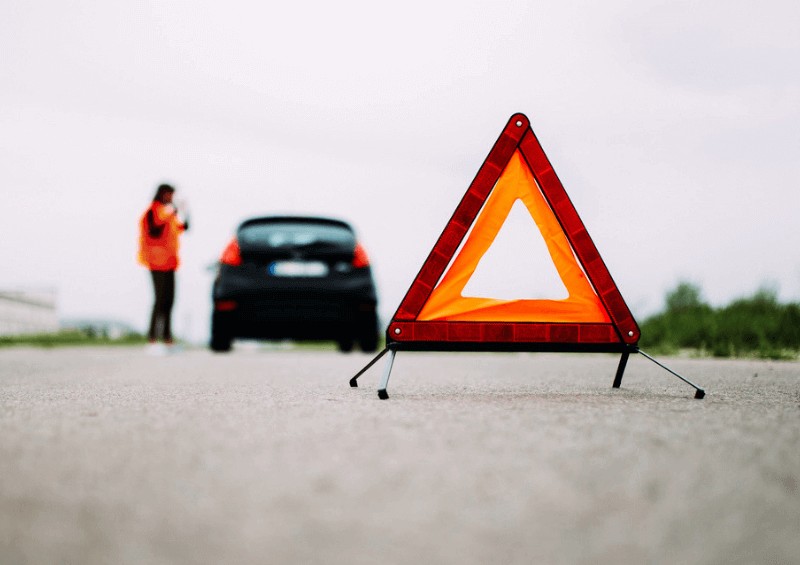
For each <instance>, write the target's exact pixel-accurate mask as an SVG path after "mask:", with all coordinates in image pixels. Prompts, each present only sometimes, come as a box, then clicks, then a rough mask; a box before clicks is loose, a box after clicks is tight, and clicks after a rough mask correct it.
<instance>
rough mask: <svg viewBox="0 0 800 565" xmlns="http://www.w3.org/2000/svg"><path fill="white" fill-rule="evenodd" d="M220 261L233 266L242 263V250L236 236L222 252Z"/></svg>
mask: <svg viewBox="0 0 800 565" xmlns="http://www.w3.org/2000/svg"><path fill="white" fill-rule="evenodd" d="M219 261H220V263H223V264H224V265H230V266H232V267H238V266H239V265H241V264H242V251H241V250H240V249H239V241H238V240H237V239H236V238H235V237H234V238H233V239H232V240H231V242H230V243H229V244H228V247H226V248H225V251H223V252H222V257H221V258H220V260H219Z"/></svg>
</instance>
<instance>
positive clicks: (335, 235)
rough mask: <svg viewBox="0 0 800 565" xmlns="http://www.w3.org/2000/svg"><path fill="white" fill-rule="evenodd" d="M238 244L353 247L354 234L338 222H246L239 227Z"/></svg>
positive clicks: (253, 245)
mask: <svg viewBox="0 0 800 565" xmlns="http://www.w3.org/2000/svg"><path fill="white" fill-rule="evenodd" d="M239 243H240V244H241V245H244V246H247V247H263V248H281V247H312V246H317V245H319V246H326V247H353V246H354V245H355V236H354V235H353V232H352V231H351V230H350V229H348V228H346V227H345V226H342V225H338V224H328V223H318V222H301V221H281V222H259V223H253V224H247V225H244V226H242V227H241V228H240V229H239Z"/></svg>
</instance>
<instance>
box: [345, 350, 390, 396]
mask: <svg viewBox="0 0 800 565" xmlns="http://www.w3.org/2000/svg"><path fill="white" fill-rule="evenodd" d="M387 351H389V349H388V348H384V350H383V351H381V352H380V353H378V355H376V356H375V357H374V358H373V359H372V361H370V362H369V363H367V366H366V367H364V368H363V369H361V370H360V371H359V372H358V373H357V374H356V376H355V377H353V378H352V379H350V386H351V387H353V388H358V377H360V376H361V375H363V374H364V373H366V372H367V371H368V370H369V368H370V367H372V366H373V365H374V364H375V363H377V362H378V359H380V358H381V357H383V356H384V355H386V352H387Z"/></svg>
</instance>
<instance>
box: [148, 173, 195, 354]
mask: <svg viewBox="0 0 800 565" xmlns="http://www.w3.org/2000/svg"><path fill="white" fill-rule="evenodd" d="M174 195H175V188H173V187H172V186H171V185H169V184H162V185H160V186H159V187H158V189H157V190H156V194H155V196H154V197H153V201H152V202H151V204H150V206H149V207H148V208H147V210H145V212H144V214H143V215H142V218H141V220H140V221H139V263H141V264H142V265H144V266H145V267H147V268H148V269H149V270H150V274H151V276H152V278H153V290H154V292H155V301H154V303H153V313H152V315H151V316H150V329H149V330H148V333H147V337H148V339H149V341H150V344H151V351H152V352H153V353H159V352H163V351H164V345H166V346H171V345H172V327H171V317H172V304H173V303H174V301H175V271H176V270H177V269H178V266H179V265H180V259H179V258H178V249H179V246H180V245H179V241H178V238H179V236H180V234H182V233H183V232H184V231H186V230H188V229H189V219H188V217H187V218H184V219H183V221H181V220H180V219H179V218H178V210H177V209H176V208H175V206H174V205H173V204H172V198H173V196H174ZM159 341H160V342H162V343H163V345H161V344H159Z"/></svg>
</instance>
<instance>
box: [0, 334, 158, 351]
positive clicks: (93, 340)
mask: <svg viewBox="0 0 800 565" xmlns="http://www.w3.org/2000/svg"><path fill="white" fill-rule="evenodd" d="M145 343H147V339H146V338H145V337H144V336H143V335H139V334H127V335H123V336H121V337H119V338H114V339H112V338H110V337H108V336H105V335H97V334H94V333H92V332H86V331H80V330H66V331H60V332H56V333H44V334H30V335H10V336H0V347H13V346H28V347H43V348H51V347H72V346H79V345H142V344H145Z"/></svg>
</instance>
